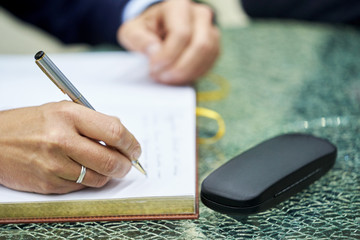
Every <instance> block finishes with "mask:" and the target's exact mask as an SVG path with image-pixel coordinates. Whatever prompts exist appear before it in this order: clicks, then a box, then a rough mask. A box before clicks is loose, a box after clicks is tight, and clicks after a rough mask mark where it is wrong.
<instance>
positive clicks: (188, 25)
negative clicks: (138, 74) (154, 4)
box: [150, 1, 193, 72]
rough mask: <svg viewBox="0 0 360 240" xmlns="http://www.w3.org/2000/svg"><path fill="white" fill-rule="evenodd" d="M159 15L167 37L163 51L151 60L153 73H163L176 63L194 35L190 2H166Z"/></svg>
mask: <svg viewBox="0 0 360 240" xmlns="http://www.w3.org/2000/svg"><path fill="white" fill-rule="evenodd" d="M159 14H161V17H162V19H163V24H164V28H165V31H166V36H165V39H164V41H163V47H162V49H161V51H159V52H158V53H157V54H155V55H153V56H152V58H151V63H150V64H151V65H150V67H151V69H150V70H151V72H158V71H161V70H162V69H164V68H166V67H167V66H169V65H171V64H172V63H173V62H174V61H176V59H177V58H178V57H179V56H180V55H181V53H182V52H183V51H184V49H185V48H186V47H187V45H188V44H189V42H190V40H191V37H192V33H193V30H192V20H193V19H192V14H191V3H190V2H189V1H169V2H166V3H164V5H163V9H162V11H161V12H160V13H159Z"/></svg>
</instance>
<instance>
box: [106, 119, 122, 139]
mask: <svg viewBox="0 0 360 240" xmlns="http://www.w3.org/2000/svg"><path fill="white" fill-rule="evenodd" d="M109 129H110V137H111V139H112V140H113V141H114V142H118V141H119V140H121V138H122V136H123V134H124V132H125V127H124V126H123V125H122V124H121V122H120V119H118V118H116V117H113V120H112V121H111V122H110V124H109Z"/></svg>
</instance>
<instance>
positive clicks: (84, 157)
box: [0, 101, 141, 194]
mask: <svg viewBox="0 0 360 240" xmlns="http://www.w3.org/2000/svg"><path fill="white" fill-rule="evenodd" d="M0 133H1V134H0V166H1V167H0V184H2V185H4V186H6V187H9V188H13V189H16V190H21V191H29V192H37V193H44V194H49V193H58V194H60V193H67V192H71V191H76V190H79V189H82V188H84V187H85V186H89V187H101V186H103V185H105V184H106V183H107V182H108V181H109V180H110V179H111V178H112V177H119V178H120V177H123V176H125V175H126V174H127V172H128V171H129V170H130V167H131V163H130V160H134V159H137V158H139V156H140V154H141V149H140V145H139V143H138V141H137V140H136V139H135V138H134V136H133V135H132V134H131V133H130V132H129V131H128V130H127V129H126V128H125V127H124V126H123V125H122V124H121V122H120V121H119V119H117V118H115V117H110V116H107V115H104V114H101V113H99V112H95V111H93V110H90V109H88V108H86V107H83V106H81V105H79V104H76V103H72V102H68V101H62V102H58V103H48V104H44V105H41V106H38V107H28V108H19V109H13V110H8V111H2V112H0ZM99 141H103V142H105V143H106V145H107V146H104V145H101V144H100V143H99ZM82 165H83V166H85V167H86V168H87V172H86V175H85V178H84V179H83V181H82V184H78V183H75V182H76V180H77V178H78V177H79V175H80V171H81V166H82Z"/></svg>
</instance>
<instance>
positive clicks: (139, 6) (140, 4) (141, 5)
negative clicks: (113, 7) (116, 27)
mask: <svg viewBox="0 0 360 240" xmlns="http://www.w3.org/2000/svg"><path fill="white" fill-rule="evenodd" d="M156 2H161V0H130V1H129V2H128V3H127V4H126V6H125V9H124V12H123V17H122V20H123V22H125V21H128V20H130V19H133V18H135V17H137V16H139V15H140V14H141V13H142V12H143V11H144V10H145V9H147V8H148V7H149V6H150V5H151V4H154V3H156Z"/></svg>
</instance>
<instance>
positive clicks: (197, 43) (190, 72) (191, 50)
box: [153, 6, 220, 84]
mask: <svg viewBox="0 0 360 240" xmlns="http://www.w3.org/2000/svg"><path fill="white" fill-rule="evenodd" d="M194 16H196V17H195V19H194V36H193V39H192V42H191V44H190V45H189V47H188V48H187V49H186V50H185V51H184V53H183V54H182V56H181V57H180V58H179V59H178V61H177V62H176V63H174V64H173V65H172V66H171V67H169V68H168V69H166V70H165V71H164V72H161V73H159V74H158V75H157V76H153V77H154V78H155V79H157V80H159V81H161V82H163V83H170V84H184V83H189V82H190V81H192V80H194V79H196V78H197V77H199V76H200V75H202V74H204V73H205V72H207V71H208V70H209V69H210V68H211V67H212V66H213V64H214V63H215V61H216V59H217V56H218V55H219V45H220V44H219V39H220V37H219V32H218V29H217V28H216V27H214V26H213V25H212V12H211V11H210V9H208V7H206V6H198V7H197V8H196V9H195V10H194Z"/></svg>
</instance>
